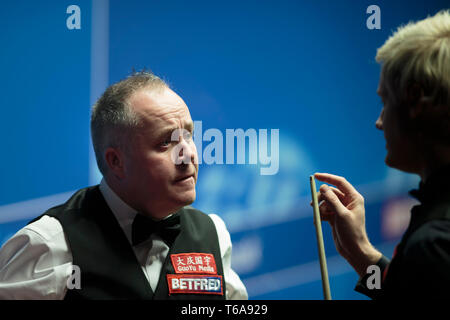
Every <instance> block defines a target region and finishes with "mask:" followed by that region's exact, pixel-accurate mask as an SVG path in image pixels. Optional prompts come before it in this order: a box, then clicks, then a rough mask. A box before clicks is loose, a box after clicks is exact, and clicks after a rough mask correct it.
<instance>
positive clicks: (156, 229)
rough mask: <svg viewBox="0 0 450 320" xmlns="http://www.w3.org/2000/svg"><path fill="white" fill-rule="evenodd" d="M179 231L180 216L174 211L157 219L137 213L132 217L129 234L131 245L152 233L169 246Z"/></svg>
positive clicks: (145, 238) (143, 239)
mask: <svg viewBox="0 0 450 320" xmlns="http://www.w3.org/2000/svg"><path fill="white" fill-rule="evenodd" d="M179 233H180V216H179V215H178V214H176V213H175V214H173V215H172V216H170V217H169V218H167V219H164V220H159V221H155V220H152V219H150V218H149V217H146V216H144V215H142V214H139V213H138V214H137V215H136V217H135V218H134V221H133V225H132V233H131V234H132V242H133V246H135V245H137V244H139V243H141V242H143V241H145V240H147V239H148V238H149V237H150V236H151V235H152V234H156V235H158V236H160V237H161V238H162V239H163V240H164V242H165V243H166V244H167V245H168V246H169V247H170V246H171V245H172V244H173V242H174V241H175V238H176V237H177V236H178V234H179Z"/></svg>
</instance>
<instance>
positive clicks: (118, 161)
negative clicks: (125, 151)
mask: <svg viewBox="0 0 450 320" xmlns="http://www.w3.org/2000/svg"><path fill="white" fill-rule="evenodd" d="M105 160H106V164H107V165H108V168H109V170H110V171H111V172H112V173H113V175H114V176H116V177H117V178H119V179H123V178H124V177H125V168H124V162H123V155H122V153H121V152H120V150H118V149H115V148H112V147H109V148H108V149H106V151H105Z"/></svg>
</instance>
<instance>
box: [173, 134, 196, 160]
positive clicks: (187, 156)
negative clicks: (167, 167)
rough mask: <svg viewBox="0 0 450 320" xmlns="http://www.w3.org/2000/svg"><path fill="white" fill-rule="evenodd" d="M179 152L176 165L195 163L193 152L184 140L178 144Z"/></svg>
mask: <svg viewBox="0 0 450 320" xmlns="http://www.w3.org/2000/svg"><path fill="white" fill-rule="evenodd" d="M179 146H180V151H179V152H178V161H177V164H180V165H181V164H188V163H191V162H192V163H194V161H195V150H194V148H193V147H192V146H191V145H190V143H189V142H188V141H186V140H185V139H181V141H180V142H179Z"/></svg>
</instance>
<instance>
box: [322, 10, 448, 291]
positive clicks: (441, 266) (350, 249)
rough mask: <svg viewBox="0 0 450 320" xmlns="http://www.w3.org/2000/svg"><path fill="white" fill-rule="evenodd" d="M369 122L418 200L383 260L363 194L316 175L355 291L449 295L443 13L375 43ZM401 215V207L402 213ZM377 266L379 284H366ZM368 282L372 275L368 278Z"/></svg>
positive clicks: (345, 183) (341, 182)
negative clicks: (411, 181) (413, 182)
mask: <svg viewBox="0 0 450 320" xmlns="http://www.w3.org/2000/svg"><path fill="white" fill-rule="evenodd" d="M376 60H377V62H379V63H380V64H381V66H382V70H381V76H380V81H379V87H378V91H377V93H378V95H379V96H380V97H381V99H382V101H383V105H384V106H383V109H382V110H381V114H380V116H379V118H378V119H377V121H376V123H375V125H376V128H377V129H379V130H382V131H383V133H384V137H385V140H386V149H387V155H386V159H385V162H386V164H387V165H388V166H389V167H392V168H396V169H398V170H401V171H404V172H408V173H413V174H418V175H419V176H420V178H421V182H420V185H419V188H418V190H412V191H411V192H410V194H411V195H412V196H413V197H415V198H417V199H418V200H419V201H420V205H417V206H415V207H413V208H412V210H411V220H410V223H409V226H408V228H407V230H406V232H405V233H404V235H403V237H402V239H401V241H400V243H399V244H398V245H397V247H396V248H395V250H394V255H393V257H392V259H391V260H389V259H388V258H386V257H385V256H383V254H382V253H380V252H379V251H378V250H377V249H376V248H374V246H373V245H372V244H371V243H370V241H369V239H368V236H367V234H366V229H365V210H364V199H363V197H362V196H361V194H359V193H358V191H357V190H355V188H354V187H353V186H352V185H351V184H350V183H349V182H348V181H347V180H346V179H345V178H343V177H339V176H335V175H331V174H327V173H316V174H315V178H316V179H318V180H320V181H323V182H325V183H328V184H331V185H334V186H335V187H333V186H328V185H326V184H324V185H321V187H320V192H319V195H318V197H319V201H320V202H321V203H320V214H321V218H322V220H324V221H328V222H329V223H330V226H331V228H332V233H333V239H334V242H335V245H336V248H337V251H338V252H339V254H340V255H342V256H343V257H344V258H345V259H346V260H347V261H348V262H349V263H350V264H351V266H352V267H353V268H354V269H355V271H356V272H357V273H358V274H359V276H360V280H359V281H358V283H357V285H356V288H355V290H356V291H358V292H361V293H363V294H365V295H367V296H369V297H371V298H373V299H402V298H412V299H414V298H447V299H448V298H449V297H450V289H449V287H450V11H449V10H447V11H441V12H439V13H437V14H436V15H435V16H433V17H428V18H427V19H424V20H422V21H418V22H416V23H409V24H407V25H406V26H402V27H399V28H398V30H397V31H396V32H395V33H394V34H393V35H392V36H391V37H390V38H389V39H388V40H387V41H386V42H385V44H384V45H383V46H382V47H381V48H379V49H378V52H377V55H376ZM405 214H407V212H405ZM371 265H377V266H378V267H379V268H380V269H379V270H381V273H380V277H381V279H380V284H381V286H380V287H379V288H374V287H373V286H370V287H371V289H369V287H368V284H367V283H368V281H371V279H370V277H371V274H372V273H368V270H367V268H368V267H369V266H371ZM372 280H373V279H372Z"/></svg>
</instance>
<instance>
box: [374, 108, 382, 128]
mask: <svg viewBox="0 0 450 320" xmlns="http://www.w3.org/2000/svg"><path fill="white" fill-rule="evenodd" d="M383 114H384V108H383V109H382V110H381V112H380V115H379V116H378V119H377V121H376V122H375V127H376V128H377V129H378V130H383Z"/></svg>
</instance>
